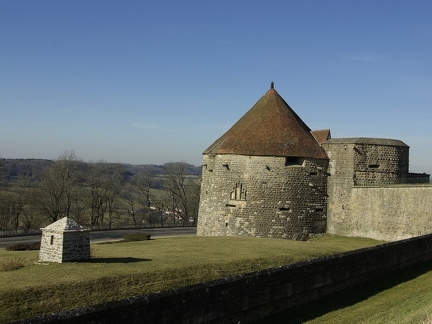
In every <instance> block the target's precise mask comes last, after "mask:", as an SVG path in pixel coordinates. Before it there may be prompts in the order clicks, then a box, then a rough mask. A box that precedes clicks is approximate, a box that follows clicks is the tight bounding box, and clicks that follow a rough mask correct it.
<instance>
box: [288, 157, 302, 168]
mask: <svg viewBox="0 0 432 324" xmlns="http://www.w3.org/2000/svg"><path fill="white" fill-rule="evenodd" d="M302 164H303V159H302V158H299V157H296V156H287V157H286V158H285V166H295V165H297V166H301V165H302Z"/></svg>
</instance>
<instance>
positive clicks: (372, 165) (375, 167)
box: [369, 164, 380, 169]
mask: <svg viewBox="0 0 432 324" xmlns="http://www.w3.org/2000/svg"><path fill="white" fill-rule="evenodd" d="M379 167H380V166H379V164H369V168H370V169H378V168H379Z"/></svg>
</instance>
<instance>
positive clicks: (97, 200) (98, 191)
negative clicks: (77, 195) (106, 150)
mask: <svg viewBox="0 0 432 324" xmlns="http://www.w3.org/2000/svg"><path fill="white" fill-rule="evenodd" d="M123 173H124V170H123V168H122V167H121V165H120V164H110V163H106V162H104V161H100V162H97V163H94V164H92V165H90V166H89V168H88V173H87V182H88V186H89V188H90V189H89V190H90V223H91V225H92V227H98V226H100V227H103V226H104V220H105V215H106V213H108V227H109V228H111V226H112V223H113V217H114V214H115V205H114V203H115V201H116V199H117V198H118V196H119V195H120V185H121V183H122V180H123Z"/></svg>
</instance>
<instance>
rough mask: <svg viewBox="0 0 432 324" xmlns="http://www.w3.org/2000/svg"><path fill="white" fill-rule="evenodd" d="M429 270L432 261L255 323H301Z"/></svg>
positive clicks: (344, 306)
mask: <svg viewBox="0 0 432 324" xmlns="http://www.w3.org/2000/svg"><path fill="white" fill-rule="evenodd" d="M429 271H432V261H429V262H425V263H423V264H421V265H418V266H415V267H414V268H410V269H407V270H404V271H401V272H398V273H394V274H392V275H388V276H386V277H385V278H378V279H374V280H372V281H370V282H369V283H367V284H362V285H360V286H358V287H355V288H351V289H348V290H344V291H341V292H337V293H334V294H332V295H329V296H325V297H324V298H323V299H320V300H316V301H313V302H310V303H307V304H303V305H301V306H297V307H293V308H289V309H287V310H284V311H282V312H280V313H277V314H274V315H272V316H269V317H266V318H264V319H261V320H258V321H255V322H253V323H254V324H267V323H272V324H282V323H283V324H301V323H304V322H307V321H310V320H313V319H316V318H319V317H321V316H323V315H325V314H327V313H330V312H332V311H335V310H338V309H343V308H346V307H349V306H352V305H355V304H357V303H359V302H361V301H364V300H366V299H368V298H370V297H372V296H374V295H376V294H378V293H380V292H382V291H385V290H387V289H390V288H392V287H394V286H397V285H399V284H401V283H404V282H407V281H410V280H413V279H415V278H417V277H419V276H421V275H423V274H425V273H427V272H429Z"/></svg>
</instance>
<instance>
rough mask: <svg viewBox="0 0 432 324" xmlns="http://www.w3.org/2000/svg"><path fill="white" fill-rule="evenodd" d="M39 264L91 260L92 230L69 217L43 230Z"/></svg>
mask: <svg viewBox="0 0 432 324" xmlns="http://www.w3.org/2000/svg"><path fill="white" fill-rule="evenodd" d="M41 230H42V239H41V247H40V252H39V262H58V263H62V262H68V261H83V260H88V259H90V239H89V232H90V230H87V229H85V228H84V227H82V226H81V225H79V224H77V223H76V222H75V221H74V220H73V219H71V218H69V217H63V218H62V219H60V220H58V221H57V222H55V223H52V224H51V225H49V226H47V227H45V228H41Z"/></svg>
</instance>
